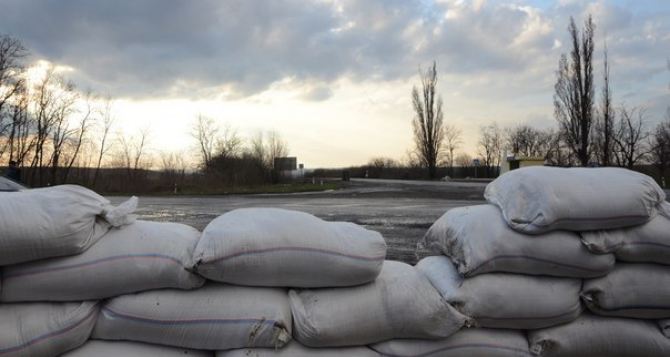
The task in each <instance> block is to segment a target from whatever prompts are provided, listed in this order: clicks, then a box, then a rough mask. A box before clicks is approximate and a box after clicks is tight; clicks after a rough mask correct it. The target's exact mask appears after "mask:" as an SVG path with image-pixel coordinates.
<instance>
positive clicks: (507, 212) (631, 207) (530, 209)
mask: <svg viewBox="0 0 670 357" xmlns="http://www.w3.org/2000/svg"><path fill="white" fill-rule="evenodd" d="M484 197H485V198H486V200H487V201H488V202H489V203H492V204H494V205H496V206H498V207H500V209H501V210H502V212H503V217H504V218H505V221H506V222H507V223H508V224H509V225H510V226H511V227H512V228H513V229H514V230H517V231H520V232H524V233H530V234H539V233H544V232H548V231H553V230H557V229H565V230H571V231H587V230H600V229H614V228H621V227H628V226H634V225H637V224H642V223H645V222H647V221H648V220H649V219H651V218H653V217H654V216H655V215H656V206H657V205H658V204H660V203H661V202H663V201H665V192H664V191H663V190H662V189H661V188H660V187H659V186H658V184H657V183H656V181H654V179H652V178H651V177H649V176H647V175H645V174H641V173H639V172H635V171H631V170H627V169H621V168H613V167H606V168H559V167H542V166H534V167H526V168H521V169H518V170H512V171H509V172H507V173H505V174H503V175H502V176H500V177H498V178H497V179H495V180H494V181H493V182H491V183H490V184H489V185H488V186H486V190H485V192H484Z"/></svg>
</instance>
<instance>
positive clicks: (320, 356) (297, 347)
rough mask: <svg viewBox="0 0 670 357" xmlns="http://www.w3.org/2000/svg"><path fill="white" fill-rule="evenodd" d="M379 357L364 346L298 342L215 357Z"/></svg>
mask: <svg viewBox="0 0 670 357" xmlns="http://www.w3.org/2000/svg"><path fill="white" fill-rule="evenodd" d="M312 356H315V357H342V356H352V357H380V356H379V353H377V352H375V351H373V350H371V349H370V348H368V347H366V346H359V347H333V348H310V347H305V346H303V345H301V344H300V343H298V342H295V341H293V342H291V343H289V344H287V345H286V346H285V347H284V348H281V349H274V348H241V349H236V350H228V351H219V352H217V353H216V357H312Z"/></svg>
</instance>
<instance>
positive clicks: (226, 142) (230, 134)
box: [216, 125, 243, 159]
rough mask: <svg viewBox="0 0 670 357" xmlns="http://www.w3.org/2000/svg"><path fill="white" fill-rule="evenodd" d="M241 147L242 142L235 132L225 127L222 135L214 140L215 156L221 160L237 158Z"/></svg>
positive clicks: (228, 126)
mask: <svg viewBox="0 0 670 357" xmlns="http://www.w3.org/2000/svg"><path fill="white" fill-rule="evenodd" d="M242 145H243V141H242V139H241V138H240V137H239V135H238V134H237V130H235V129H233V128H232V127H231V126H230V125H226V126H224V127H223V132H222V134H221V135H220V136H219V137H218V138H217V139H216V156H218V157H219V158H223V159H229V158H233V157H237V156H239V155H240V154H241V153H242Z"/></svg>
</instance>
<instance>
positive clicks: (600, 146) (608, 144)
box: [594, 43, 616, 166]
mask: <svg viewBox="0 0 670 357" xmlns="http://www.w3.org/2000/svg"><path fill="white" fill-rule="evenodd" d="M603 53H604V63H603V89H602V94H601V102H600V110H599V117H598V120H597V122H596V132H595V138H594V139H595V140H594V141H595V144H596V151H597V154H598V161H599V162H600V165H601V166H610V163H611V160H612V151H613V150H612V146H613V145H614V140H613V136H614V123H615V121H616V118H615V111H614V110H613V108H612V90H611V88H610V67H609V63H608V61H607V43H605V49H604V51H603Z"/></svg>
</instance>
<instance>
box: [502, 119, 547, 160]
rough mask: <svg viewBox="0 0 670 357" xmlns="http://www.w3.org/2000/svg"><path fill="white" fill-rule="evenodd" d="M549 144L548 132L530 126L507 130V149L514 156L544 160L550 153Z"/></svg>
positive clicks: (519, 126) (518, 126) (523, 125)
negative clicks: (541, 158)
mask: <svg viewBox="0 0 670 357" xmlns="http://www.w3.org/2000/svg"><path fill="white" fill-rule="evenodd" d="M549 143H550V136H549V134H548V132H543V131H542V130H538V129H535V128H533V127H531V126H529V125H525V124H522V125H517V126H515V127H512V128H507V129H506V130H505V146H506V149H507V150H509V151H511V152H512V153H514V154H518V155H522V156H526V157H543V158H544V157H546V155H547V152H548V151H549Z"/></svg>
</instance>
